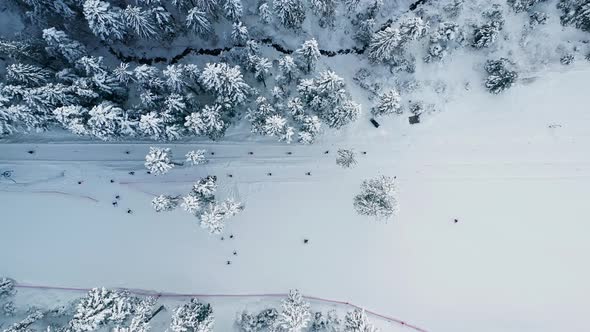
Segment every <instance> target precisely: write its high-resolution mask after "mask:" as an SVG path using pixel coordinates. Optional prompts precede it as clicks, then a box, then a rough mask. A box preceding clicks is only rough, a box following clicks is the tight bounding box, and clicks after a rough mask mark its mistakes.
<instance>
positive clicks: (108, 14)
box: [83, 0, 125, 40]
mask: <svg viewBox="0 0 590 332" xmlns="http://www.w3.org/2000/svg"><path fill="white" fill-rule="evenodd" d="M110 7H111V5H110V4H109V3H108V2H105V1H100V0H86V1H85V2H84V6H83V9H84V10H83V13H84V17H85V18H86V20H87V21H88V26H89V27H90V30H92V32H93V33H94V34H95V35H97V36H98V37H100V38H101V39H103V40H107V39H115V40H116V39H123V36H124V35H125V20H124V19H123V17H122V16H123V15H122V11H121V9H120V8H112V9H111V8H110Z"/></svg>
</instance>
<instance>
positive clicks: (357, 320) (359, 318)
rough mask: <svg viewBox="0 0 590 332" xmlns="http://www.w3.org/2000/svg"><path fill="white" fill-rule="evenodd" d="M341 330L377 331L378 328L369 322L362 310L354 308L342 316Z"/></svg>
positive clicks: (357, 331) (348, 331) (349, 331)
mask: <svg viewBox="0 0 590 332" xmlns="http://www.w3.org/2000/svg"><path fill="white" fill-rule="evenodd" d="M343 325H344V330H343V332H378V331H379V330H378V329H377V328H376V327H374V326H373V324H371V322H369V319H368V318H367V314H366V313H365V311H364V310H361V309H354V310H353V311H349V312H348V313H346V316H344V324H343Z"/></svg>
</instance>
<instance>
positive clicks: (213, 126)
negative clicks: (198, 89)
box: [184, 105, 227, 140]
mask: <svg viewBox="0 0 590 332" xmlns="http://www.w3.org/2000/svg"><path fill="white" fill-rule="evenodd" d="M184 126H185V127H186V129H187V130H188V131H190V132H192V133H194V134H195V135H206V136H208V137H209V138H211V139H212V140H216V139H219V138H221V137H223V135H224V134H225V129H226V128H227V125H226V123H225V122H224V121H223V119H222V108H221V106H220V105H213V106H209V105H205V107H203V109H202V110H201V111H200V112H193V113H191V114H190V115H187V116H186V117H185V122H184Z"/></svg>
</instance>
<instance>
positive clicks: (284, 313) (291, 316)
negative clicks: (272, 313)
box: [273, 290, 311, 332]
mask: <svg viewBox="0 0 590 332" xmlns="http://www.w3.org/2000/svg"><path fill="white" fill-rule="evenodd" d="M281 308H282V310H281V313H280V314H279V316H278V317H277V319H276V320H275V322H274V325H273V331H277V332H300V331H303V329H305V328H306V327H307V326H308V325H309V323H310V321H311V311H310V304H309V302H306V301H305V300H304V299H303V296H302V295H301V293H299V291H298V290H290V291H289V295H288V296H287V298H286V299H284V300H283V301H282V303H281Z"/></svg>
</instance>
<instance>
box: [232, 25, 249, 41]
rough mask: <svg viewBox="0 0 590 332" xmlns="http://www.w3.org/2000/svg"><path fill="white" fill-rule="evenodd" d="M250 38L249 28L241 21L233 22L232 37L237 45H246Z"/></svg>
mask: <svg viewBox="0 0 590 332" xmlns="http://www.w3.org/2000/svg"><path fill="white" fill-rule="evenodd" d="M249 38H250V37H249V36H248V28H246V26H245V25H244V24H242V22H241V21H240V22H235V23H234V24H232V29H231V39H232V42H233V43H234V44H235V45H238V46H239V45H244V44H246V42H247V41H248V39H249Z"/></svg>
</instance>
